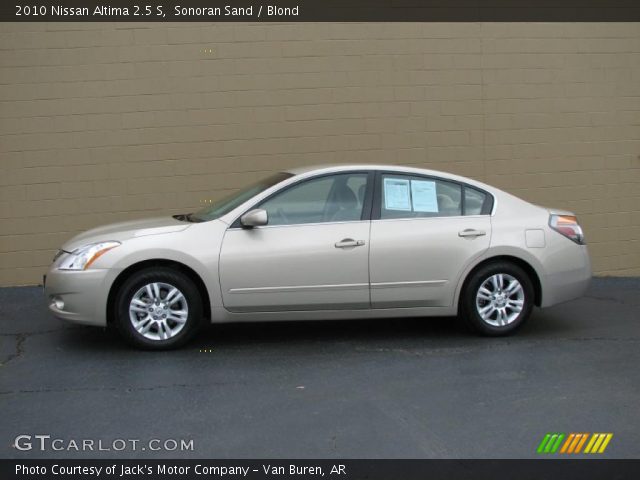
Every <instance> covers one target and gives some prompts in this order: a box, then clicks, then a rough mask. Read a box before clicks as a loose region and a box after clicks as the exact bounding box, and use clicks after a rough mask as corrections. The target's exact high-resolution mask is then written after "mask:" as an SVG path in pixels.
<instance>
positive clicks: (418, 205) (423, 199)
mask: <svg viewBox="0 0 640 480" xmlns="http://www.w3.org/2000/svg"><path fill="white" fill-rule="evenodd" d="M411 202H412V204H413V211H414V212H436V213H437V212H438V196H437V195H436V182H435V181H433V180H411Z"/></svg>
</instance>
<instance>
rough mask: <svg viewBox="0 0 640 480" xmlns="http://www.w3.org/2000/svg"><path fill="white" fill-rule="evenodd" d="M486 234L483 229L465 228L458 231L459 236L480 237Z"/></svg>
mask: <svg viewBox="0 0 640 480" xmlns="http://www.w3.org/2000/svg"><path fill="white" fill-rule="evenodd" d="M486 234H487V232H485V231H484V230H474V229H472V228H467V229H466V230H462V231H461V232H458V236H459V237H482V236H483V235H486Z"/></svg>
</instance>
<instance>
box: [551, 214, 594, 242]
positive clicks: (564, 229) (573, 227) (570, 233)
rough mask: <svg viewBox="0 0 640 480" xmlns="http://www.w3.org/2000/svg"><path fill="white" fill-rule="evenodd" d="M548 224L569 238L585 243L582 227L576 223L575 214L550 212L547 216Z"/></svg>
mask: <svg viewBox="0 0 640 480" xmlns="http://www.w3.org/2000/svg"><path fill="white" fill-rule="evenodd" d="M549 226H550V227H551V228H553V229H554V230H555V231H556V232H558V233H560V234H562V235H564V236H565V237H567V238H568V239H569V240H572V241H574V242H576V243H577V244H579V245H584V244H585V241H584V233H582V227H580V225H579V224H578V219H577V218H576V217H575V216H573V215H555V214H552V215H551V216H550V217H549Z"/></svg>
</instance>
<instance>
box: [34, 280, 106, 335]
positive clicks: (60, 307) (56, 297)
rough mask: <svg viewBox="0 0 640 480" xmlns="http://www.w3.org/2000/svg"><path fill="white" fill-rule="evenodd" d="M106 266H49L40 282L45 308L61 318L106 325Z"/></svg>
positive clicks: (87, 323)
mask: <svg viewBox="0 0 640 480" xmlns="http://www.w3.org/2000/svg"><path fill="white" fill-rule="evenodd" d="M108 272H109V270H97V269H91V270H83V271H62V270H58V269H55V268H52V269H51V270H49V272H48V273H47V275H46V280H45V284H44V295H45V301H46V302H47V306H48V308H49V311H50V312H51V313H52V314H53V315H54V316H56V317H57V318H60V319H62V320H67V321H70V322H75V323H82V324H85V325H96V326H105V325H106V323H107V322H106V300H107V293H106V291H107V289H106V288H105V280H106V277H107V273H108Z"/></svg>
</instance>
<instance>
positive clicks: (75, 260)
mask: <svg viewBox="0 0 640 480" xmlns="http://www.w3.org/2000/svg"><path fill="white" fill-rule="evenodd" d="M118 245H120V242H101V243H92V244H90V245H85V246H84V247H80V248H76V249H75V250H74V251H73V252H71V253H69V254H68V255H67V256H66V257H65V258H64V259H63V260H62V261H61V262H60V265H59V266H58V269H60V270H86V269H87V268H89V266H90V265H91V264H92V263H93V262H95V261H96V260H97V259H98V258H99V257H101V256H102V255H104V254H105V253H107V252H108V251H109V250H111V249H112V248H116V247H117V246H118Z"/></svg>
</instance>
